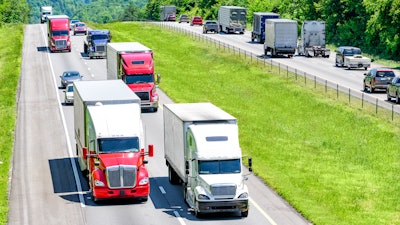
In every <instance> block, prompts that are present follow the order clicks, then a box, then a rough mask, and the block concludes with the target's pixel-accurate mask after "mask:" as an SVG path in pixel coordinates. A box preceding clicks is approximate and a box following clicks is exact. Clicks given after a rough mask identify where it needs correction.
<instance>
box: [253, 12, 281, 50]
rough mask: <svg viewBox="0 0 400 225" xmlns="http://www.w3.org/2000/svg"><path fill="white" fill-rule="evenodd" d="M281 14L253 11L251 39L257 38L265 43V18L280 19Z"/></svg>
mask: <svg viewBox="0 0 400 225" xmlns="http://www.w3.org/2000/svg"><path fill="white" fill-rule="evenodd" d="M279 18H280V15H279V14H278V13H273V12H255V13H253V31H252V32H251V41H255V40H257V41H258V42H260V43H264V40H265V20H266V19H279Z"/></svg>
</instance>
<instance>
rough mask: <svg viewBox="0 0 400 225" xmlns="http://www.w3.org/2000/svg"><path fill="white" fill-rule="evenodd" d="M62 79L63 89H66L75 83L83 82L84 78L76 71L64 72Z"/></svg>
mask: <svg viewBox="0 0 400 225" xmlns="http://www.w3.org/2000/svg"><path fill="white" fill-rule="evenodd" d="M60 78H61V88H65V87H66V86H67V85H68V84H72V83H73V82H74V81H80V80H82V78H83V76H82V75H81V74H80V73H79V72H78V71H74V70H67V71H64V72H63V74H62V75H61V76H60Z"/></svg>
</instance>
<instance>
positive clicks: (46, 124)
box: [8, 24, 83, 224]
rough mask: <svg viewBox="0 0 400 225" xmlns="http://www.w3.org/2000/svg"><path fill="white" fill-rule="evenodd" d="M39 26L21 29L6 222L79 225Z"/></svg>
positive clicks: (79, 213) (78, 213)
mask: <svg viewBox="0 0 400 225" xmlns="http://www.w3.org/2000/svg"><path fill="white" fill-rule="evenodd" d="M40 26H41V25H38V24H35V25H26V27H25V30H24V33H25V36H24V43H23V51H22V64H21V75H20V83H19V92H18V93H17V100H18V117H17V123H16V130H15V143H14V151H13V166H12V175H11V182H10V183H11V184H10V201H9V212H8V216H9V217H8V220H9V221H8V224H82V221H83V220H82V213H81V210H80V207H79V206H78V205H75V204H69V202H70V201H75V200H76V197H77V195H76V189H75V185H74V182H73V180H74V179H73V177H71V176H68V175H67V176H65V175H64V173H63V172H64V171H67V170H69V166H68V159H66V157H65V153H66V147H65V146H66V142H65V139H64V138H63V136H64V131H63V126H62V123H60V113H59V106H58V105H57V104H56V102H57V101H56V98H57V93H56V91H54V90H55V89H54V86H55V84H54V79H53V77H52V76H53V75H52V74H51V69H50V67H49V63H48V58H47V42H45V41H43V38H42V35H43V34H42V33H41V27H40ZM69 165H70V164H69Z"/></svg>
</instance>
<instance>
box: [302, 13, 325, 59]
mask: <svg viewBox="0 0 400 225" xmlns="http://www.w3.org/2000/svg"><path fill="white" fill-rule="evenodd" d="M325 35H326V29H325V21H316V20H312V21H304V22H303V25H302V26H301V35H300V40H299V43H298V45H297V54H298V55H304V56H306V57H315V56H322V57H324V58H329V55H330V50H329V49H328V48H326V43H325Z"/></svg>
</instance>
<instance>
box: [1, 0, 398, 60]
mask: <svg viewBox="0 0 400 225" xmlns="http://www.w3.org/2000/svg"><path fill="white" fill-rule="evenodd" d="M44 5H51V6H53V10H54V13H55V14H66V15H69V16H70V17H71V18H76V19H80V20H82V21H87V22H94V23H109V22H114V21H130V20H143V19H146V20H159V9H160V6H162V5H175V6H176V7H177V14H178V15H179V14H181V13H186V14H189V15H200V16H202V17H203V18H205V19H216V18H217V15H218V9H219V7H220V6H221V5H236V6H243V7H246V8H247V18H248V22H249V23H251V22H252V15H253V12H275V13H279V14H280V15H281V17H282V18H288V19H293V20H296V21H298V23H299V26H300V25H301V23H302V22H303V21H304V20H324V21H325V22H326V30H327V32H326V40H327V42H328V43H331V44H334V45H337V46H338V45H353V46H357V47H360V48H362V49H363V50H364V51H366V52H368V53H371V54H376V55H379V56H381V57H382V58H389V59H394V60H400V0H381V1H376V0H362V1H360V0H269V1H265V0H196V1H192V0H52V1H50V0H28V1H25V0H0V25H1V24H4V23H16V22H21V23H38V21H39V18H40V6H44Z"/></svg>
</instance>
